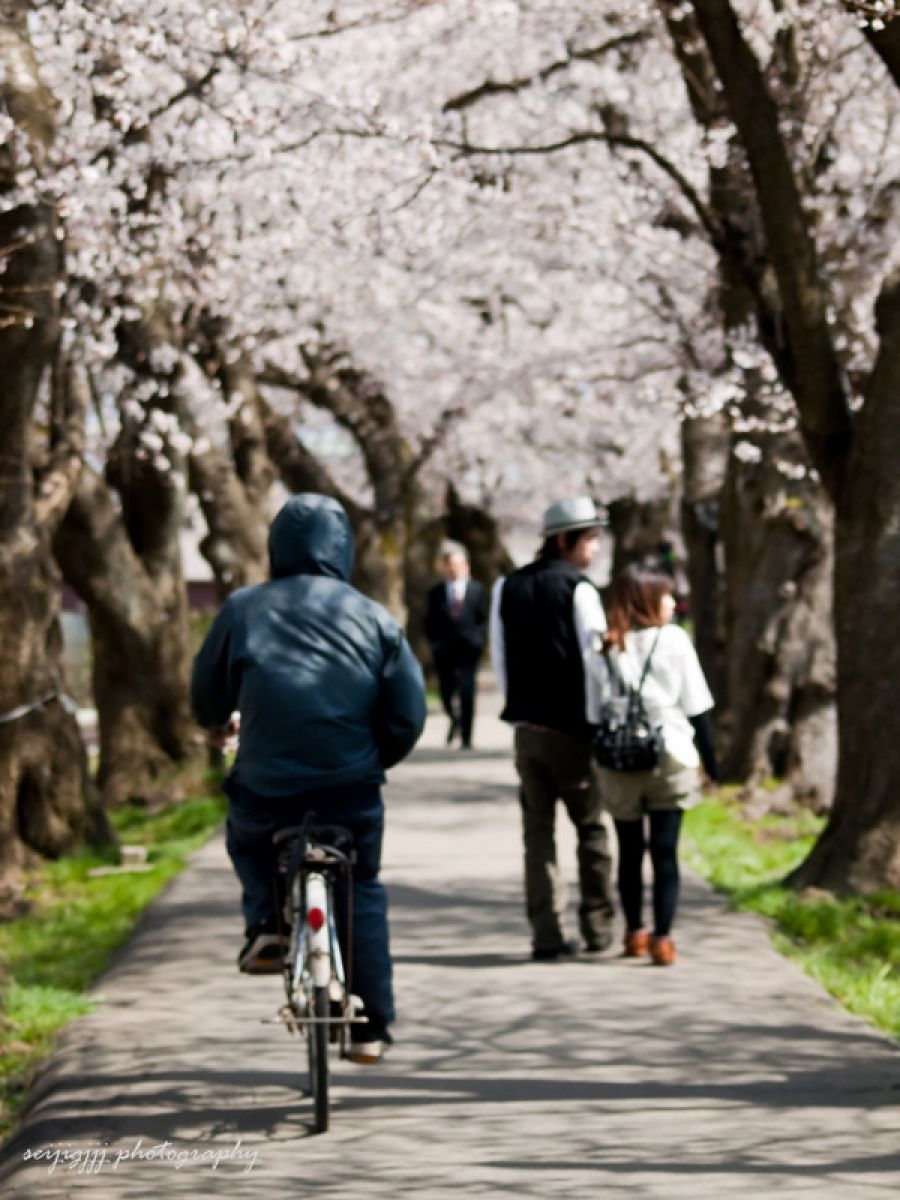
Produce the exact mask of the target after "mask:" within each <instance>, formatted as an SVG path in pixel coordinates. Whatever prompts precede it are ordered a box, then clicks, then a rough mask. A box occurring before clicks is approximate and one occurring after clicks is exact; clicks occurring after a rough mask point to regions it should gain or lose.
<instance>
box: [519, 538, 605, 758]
mask: <svg viewBox="0 0 900 1200" xmlns="http://www.w3.org/2000/svg"><path fill="white" fill-rule="evenodd" d="M579 583H590V580H588V579H587V578H586V576H584V575H582V574H581V572H580V571H579V570H578V569H577V567H573V566H572V565H571V564H570V563H567V562H564V561H563V560H562V559H555V558H554V559H549V560H542V559H538V560H537V561H536V562H533V563H529V565H528V566H527V567H521V568H520V569H519V570H518V571H513V573H512V574H511V575H509V576H507V578H506V580H505V581H504V584H503V591H502V592H501V594H500V617H501V620H502V621H503V641H504V647H505V651H506V655H505V657H506V706H505V708H504V709H503V712H502V713H501V714H500V715H501V717H502V718H503V720H504V721H513V722H523V723H525V724H529V725H545V726H547V728H549V729H560V730H562V731H563V732H564V733H570V734H573V735H574V736H575V737H585V738H586V737H587V736H588V734H589V730H588V724H587V721H586V719H585V714H584V665H583V663H582V658H581V647H580V646H579V644H578V637H577V635H576V633H575V602H574V595H575V589H576V587H577V586H578V585H579ZM591 587H593V584H591Z"/></svg>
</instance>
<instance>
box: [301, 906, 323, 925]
mask: <svg viewBox="0 0 900 1200" xmlns="http://www.w3.org/2000/svg"><path fill="white" fill-rule="evenodd" d="M306 921H307V924H308V925H309V927H310V929H312V930H313V931H318V930H319V929H321V928H322V926H323V925H324V924H325V914H324V913H323V912H322V910H321V908H310V909H308V910H307V913H306Z"/></svg>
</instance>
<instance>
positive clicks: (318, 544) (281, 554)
mask: <svg viewBox="0 0 900 1200" xmlns="http://www.w3.org/2000/svg"><path fill="white" fill-rule="evenodd" d="M269 566H270V568H271V572H272V578H273V579H280V578H282V577H283V576H285V575H330V576H331V577H332V578H334V579H343V580H345V581H348V580H349V579H350V573H351V571H352V570H353V530H352V529H351V528H350V521H349V520H348V518H347V514H346V513H345V512H344V510H343V508H342V507H341V506H340V504H338V502H337V500H334V499H332V497H331V496H320V495H318V494H317V493H316V492H301V493H300V494H299V495H297V496H292V497H291V498H290V500H288V501H287V503H286V504H285V505H284V506H283V507H282V509H281V510H280V511H279V513H278V514H277V516H276V517H275V520H274V521H273V522H272V525H271V528H270V529H269Z"/></svg>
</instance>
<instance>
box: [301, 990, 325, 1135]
mask: <svg viewBox="0 0 900 1200" xmlns="http://www.w3.org/2000/svg"><path fill="white" fill-rule="evenodd" d="M312 994H313V1004H312V1012H311V1013H310V1016H312V1017H315V1021H314V1022H311V1023H310V1024H309V1025H307V1027H306V1046H307V1052H308V1055H309V1090H310V1092H311V1093H312V1099H313V1128H314V1129H315V1131H316V1133H324V1132H325V1130H326V1129H327V1128H328V1025H327V1024H326V1021H327V1019H328V1015H329V1007H330V1006H329V1003H328V988H327V987H314V988H313V989H312Z"/></svg>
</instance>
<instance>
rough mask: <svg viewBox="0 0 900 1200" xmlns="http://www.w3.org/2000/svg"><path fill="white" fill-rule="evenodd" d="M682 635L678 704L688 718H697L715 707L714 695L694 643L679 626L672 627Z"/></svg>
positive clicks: (680, 639)
mask: <svg viewBox="0 0 900 1200" xmlns="http://www.w3.org/2000/svg"><path fill="white" fill-rule="evenodd" d="M671 628H672V629H677V630H678V633H679V634H681V637H679V639H678V642H679V647H678V648H679V660H680V662H679V665H680V667H681V691H680V693H679V696H678V704H679V707H680V708H681V711H682V712H683V713H684V715H685V716H686V717H697V716H699V715H700V713H705V712H708V711H709V710H710V709H711V708H712V707H713V705H714V703H715V702H714V700H713V698H712V693H711V692H710V690H709V685H708V684H707V682H706V676H705V675H704V674H703V668H702V667H701V666H700V659H699V658H698V657H697V651H696V650H695V649H694V643H693V642H692V641H691V639H690V638H689V637H688V635H687V634H686V633H685V631H684V630H683V629H681V628H680V627H679V626H677V625H673V626H671Z"/></svg>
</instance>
